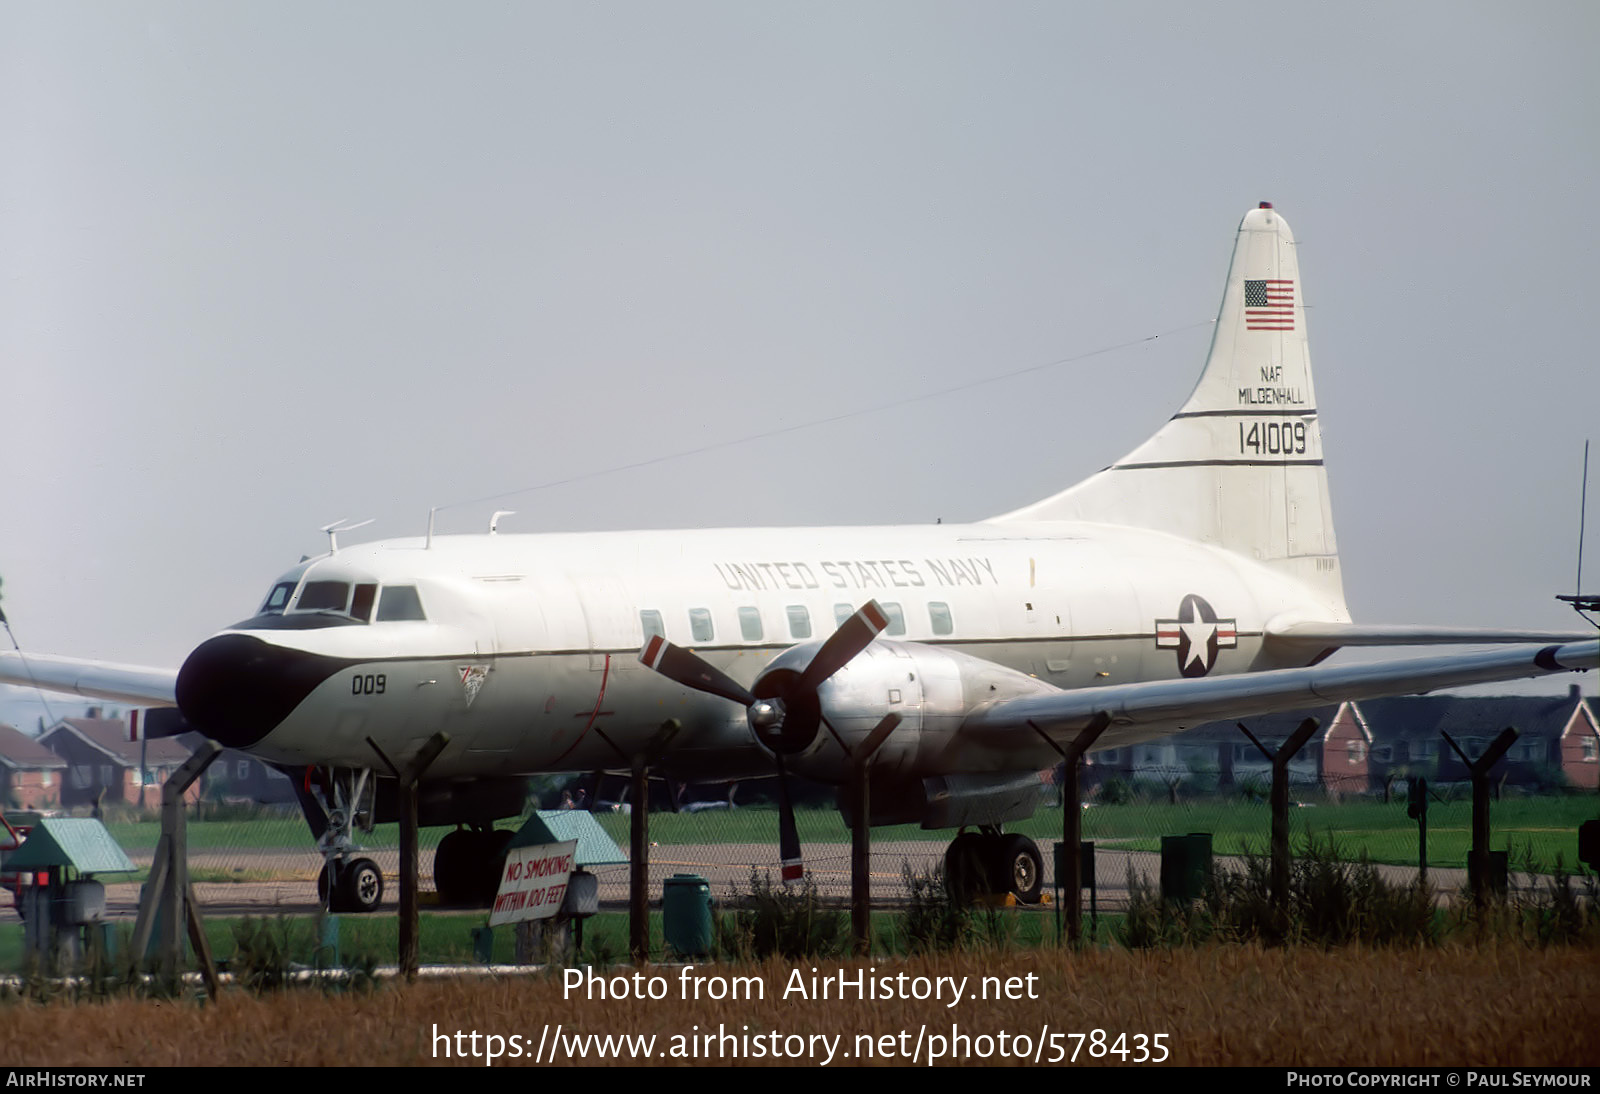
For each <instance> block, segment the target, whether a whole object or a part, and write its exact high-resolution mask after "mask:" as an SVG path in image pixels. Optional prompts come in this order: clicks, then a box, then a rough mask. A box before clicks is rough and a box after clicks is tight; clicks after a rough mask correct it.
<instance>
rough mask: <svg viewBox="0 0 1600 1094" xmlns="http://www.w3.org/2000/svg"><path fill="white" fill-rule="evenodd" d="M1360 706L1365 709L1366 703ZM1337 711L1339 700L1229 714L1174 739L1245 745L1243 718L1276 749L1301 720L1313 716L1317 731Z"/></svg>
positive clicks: (1247, 741) (1259, 737)
mask: <svg viewBox="0 0 1600 1094" xmlns="http://www.w3.org/2000/svg"><path fill="white" fill-rule="evenodd" d="M1361 709H1363V710H1365V709H1366V707H1365V704H1363V705H1362V708H1361ZM1338 713H1339V704H1337V703H1336V704H1333V705H1332V706H1325V707H1311V708H1309V709H1307V710H1287V711H1283V712H1281V713H1278V714H1259V715H1256V716H1255V717H1253V718H1243V719H1238V718H1228V719H1224V720H1223V721H1220V722H1206V723H1205V724H1204V725H1198V726H1195V727H1194V728H1193V729H1189V730H1185V731H1184V732H1182V733H1180V734H1178V736H1177V738H1176V741H1177V743H1178V744H1182V745H1204V744H1242V745H1245V746H1246V747H1248V746H1249V744H1250V739H1249V738H1248V737H1246V736H1245V735H1244V734H1243V733H1240V732H1239V723H1240V722H1241V721H1242V722H1244V724H1245V725H1246V726H1248V727H1249V729H1250V732H1251V733H1254V734H1255V735H1256V739H1257V740H1258V741H1260V742H1261V743H1262V744H1264V745H1266V746H1267V747H1268V748H1273V749H1276V748H1277V747H1278V746H1279V745H1282V744H1283V742H1284V741H1286V740H1288V739H1289V737H1290V736H1291V735H1293V733H1294V731H1295V730H1297V729H1299V728H1300V723H1301V722H1303V721H1305V720H1306V719H1307V718H1315V719H1316V720H1317V724H1318V732H1319V733H1324V732H1327V729H1328V727H1329V726H1330V725H1332V724H1333V719H1334V717H1335V716H1336V715H1338ZM1312 739H1313V740H1315V739H1316V738H1314V737H1313V738H1312Z"/></svg>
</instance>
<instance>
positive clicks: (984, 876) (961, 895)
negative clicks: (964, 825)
mask: <svg viewBox="0 0 1600 1094" xmlns="http://www.w3.org/2000/svg"><path fill="white" fill-rule="evenodd" d="M983 857H984V856H983V837H982V836H980V835H978V834H977V833H976V832H963V833H961V834H960V835H959V836H957V837H956V838H955V839H953V840H951V841H950V846H949V847H947V848H945V852H944V887H945V891H946V892H948V893H949V894H950V899H951V900H954V901H955V902H956V903H958V904H970V903H972V901H974V900H976V899H977V897H978V895H979V894H980V893H982V892H984V891H985V890H986V889H987V888H988V884H987V881H988V872H987V871H986V870H985V869H984V866H983Z"/></svg>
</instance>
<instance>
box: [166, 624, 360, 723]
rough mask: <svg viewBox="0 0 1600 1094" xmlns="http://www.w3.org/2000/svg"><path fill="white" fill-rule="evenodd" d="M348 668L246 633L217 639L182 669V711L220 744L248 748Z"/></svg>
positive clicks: (197, 650)
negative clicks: (326, 682) (342, 670)
mask: <svg viewBox="0 0 1600 1094" xmlns="http://www.w3.org/2000/svg"><path fill="white" fill-rule="evenodd" d="M344 665H345V662H344V661H342V660H340V659H339V658H335V657H324V656H321V655H320V654H314V653H306V652H305V651H304V650H295V649H287V648H285V647H283V646H275V645H273V644H272V643H270V642H263V641H262V640H261V639H259V638H256V637H253V636H251V635H248V634H222V635H218V636H217V637H215V638H208V639H207V640H206V641H204V642H202V643H200V645H199V646H197V647H196V648H195V651H194V652H193V653H191V654H190V655H189V659H188V660H187V661H185V662H184V663H183V668H181V669H179V670H178V687H177V698H178V708H179V709H180V710H182V711H183V716H184V719H185V720H186V721H188V723H189V724H190V725H191V726H193V727H194V728H195V729H198V730H199V731H200V732H202V733H204V734H205V735H206V736H207V737H210V738H211V739H212V740H214V741H216V742H217V743H218V744H221V745H224V746H225V747H228V748H249V747H250V746H252V745H254V744H257V743H259V742H260V741H261V740H262V738H264V737H266V735H267V734H269V733H271V732H272V731H273V729H274V728H276V727H277V726H278V724H279V723H280V722H282V721H283V720H284V719H285V718H287V717H288V716H289V715H290V713H292V712H293V711H294V709H295V708H296V707H298V706H299V705H300V704H301V703H302V702H303V701H304V700H305V698H306V696H308V695H310V694H311V693H312V692H313V691H315V690H316V688H317V686H318V685H319V684H321V683H322V682H323V681H324V680H326V679H328V677H330V676H332V675H333V674H334V673H336V672H338V671H339V670H340V669H341V668H343V667H344Z"/></svg>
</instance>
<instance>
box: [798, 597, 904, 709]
mask: <svg viewBox="0 0 1600 1094" xmlns="http://www.w3.org/2000/svg"><path fill="white" fill-rule="evenodd" d="M888 625H889V617H888V616H887V615H886V614H884V610H883V609H882V608H880V607H878V602H877V601H876V600H869V601H867V602H866V603H865V604H863V605H862V606H861V610H860V611H858V612H856V614H855V615H852V616H851V617H850V618H849V619H846V620H845V621H844V623H843V624H841V625H840V627H839V629H838V630H836V631H834V632H833V633H832V634H831V635H829V636H828V640H827V641H826V642H824V643H823V644H822V648H821V649H819V650H817V655H816V656H815V657H813V658H812V659H811V664H809V665H807V666H806V671H805V672H803V673H801V674H800V680H799V682H797V683H796V684H795V690H796V691H801V692H806V691H816V690H817V688H818V687H819V686H820V685H821V684H822V682H823V681H824V680H826V679H827V678H828V677H830V676H832V675H833V674H834V673H836V672H838V671H839V670H840V669H842V668H844V667H845V666H846V665H848V664H849V663H850V662H851V660H853V659H854V658H855V656H856V654H858V653H860V652H861V651H862V650H864V649H866V648H867V647H868V646H869V645H871V644H872V640H873V639H874V638H876V637H878V635H879V634H881V633H882V631H883V628H885V627H887V626H888Z"/></svg>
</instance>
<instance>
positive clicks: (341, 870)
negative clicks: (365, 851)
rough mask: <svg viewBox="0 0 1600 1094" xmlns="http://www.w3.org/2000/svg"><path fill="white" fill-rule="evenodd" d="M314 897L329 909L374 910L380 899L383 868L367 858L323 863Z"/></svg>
mask: <svg viewBox="0 0 1600 1094" xmlns="http://www.w3.org/2000/svg"><path fill="white" fill-rule="evenodd" d="M317 899H318V900H320V901H321V902H322V906H323V907H325V908H327V909H328V910H329V911H330V912H339V913H346V914H348V913H354V914H358V915H359V914H365V913H367V912H375V911H377V910H378V907H379V905H381V904H382V903H383V871H382V870H379V869H378V864H377V863H376V862H373V861H372V860H371V859H369V858H358V859H352V860H350V861H348V862H340V861H339V860H337V859H334V860H332V861H330V862H327V863H324V864H323V867H322V872H321V873H319V874H318V875H317Z"/></svg>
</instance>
